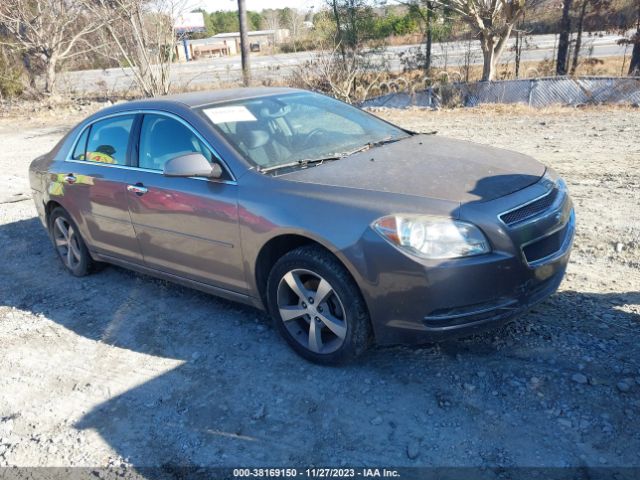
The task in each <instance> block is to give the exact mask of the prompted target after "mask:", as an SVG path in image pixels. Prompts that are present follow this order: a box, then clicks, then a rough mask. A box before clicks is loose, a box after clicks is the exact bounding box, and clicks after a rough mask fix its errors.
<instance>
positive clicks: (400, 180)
mask: <svg viewBox="0 0 640 480" xmlns="http://www.w3.org/2000/svg"><path fill="white" fill-rule="evenodd" d="M544 172H545V167H544V166H543V165H542V164H540V163H538V162H537V161H536V160H534V159H533V158H531V157H528V156H526V155H522V154H519V153H516V152H511V151H508V150H502V149H498V148H493V147H487V146H482V145H478V144H475V143H471V142H465V141H461V140H453V139H449V138H445V137H439V136H435V135H413V136H411V137H408V138H406V139H403V140H400V141H398V142H394V143H390V144H387V145H382V146H379V147H374V148H372V149H371V150H367V151H365V152H360V153H357V154H353V155H351V156H349V157H345V158H343V159H341V160H338V161H333V162H327V163H324V164H321V165H318V166H312V167H309V168H305V169H300V170H294V171H292V172H290V173H287V174H285V175H282V176H281V177H280V178H281V179H285V180H291V181H296V182H304V183H313V184H318V185H331V186H337V187H348V188H357V189H363V190H372V191H379V192H388V193H402V194H405V195H416V196H421V197H429V198H438V199H442V200H449V201H454V202H460V203H467V202H473V201H488V200H493V199H495V198H499V197H502V196H504V195H508V194H510V193H513V192H516V191H518V190H522V189H523V188H526V187H528V186H529V185H532V184H534V183H536V182H537V181H538V180H539V179H540V177H541V176H542V175H544Z"/></svg>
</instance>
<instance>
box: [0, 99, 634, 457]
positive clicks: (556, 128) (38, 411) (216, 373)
mask: <svg viewBox="0 0 640 480" xmlns="http://www.w3.org/2000/svg"><path fill="white" fill-rule="evenodd" d="M378 113H379V114H380V115H382V116H383V117H385V118H388V119H390V120H393V121H395V122H397V123H400V124H402V125H403V126H405V127H407V128H412V129H415V130H420V131H433V130H437V131H438V132H439V134H442V135H448V136H452V137H457V138H463V139H469V140H474V141H478V142H481V143H486V144H491V145H496V146H501V147H505V148H510V149H516V150H519V151H521V152H525V153H529V154H532V155H534V156H535V157H537V158H538V159H540V160H541V161H543V162H544V163H546V164H548V165H549V166H551V167H553V168H554V169H556V170H557V171H558V172H559V173H561V174H562V175H563V176H564V177H565V179H566V180H567V183H568V184H569V188H570V191H571V194H572V196H573V198H574V201H575V204H576V212H577V219H578V231H577V238H576V244H575V249H574V253H573V256H572V261H571V264H570V266H569V270H568V274H567V278H566V280H565V282H564V283H563V284H562V286H561V288H560V291H559V292H558V293H557V294H556V295H554V296H553V297H552V298H550V299H549V300H548V301H546V302H544V303H543V304H541V305H539V306H538V307H536V308H535V309H534V310H533V311H532V312H531V313H529V314H527V315H526V316H524V317H522V318H520V319H519V320H518V321H517V322H516V323H515V324H512V325H510V326H507V327H505V328H504V329H502V330H499V331H496V332H492V333H489V334H486V335H482V336H477V337H474V338H469V339H465V340H461V341H452V342H446V343H442V344H439V345H428V346H425V347H422V348H404V347H393V348H385V349H374V350H372V351H371V352H370V353H368V354H367V355H365V356H364V357H363V358H362V359H361V360H360V361H359V362H358V363H354V364H351V365H348V366H345V367H342V368H322V367H318V366H314V365H310V364H308V363H306V362H304V361H302V360H301V359H300V358H298V357H297V356H296V355H295V354H293V353H292V352H291V351H290V350H289V349H288V348H287V347H286V345H285V344H284V342H283V341H282V340H280V338H278V336H277V334H276V332H275V331H274V330H273V329H272V328H271V326H270V325H269V322H268V321H267V319H266V317H265V316H264V315H263V314H262V313H260V312H258V311H256V310H254V309H251V308H247V307H243V306H240V305H237V304H233V303H230V302H226V301H223V300H219V299H216V298H214V297H210V296H207V295H203V294H200V293H197V292H194V291H191V290H188V289H184V288H181V287H178V286H175V285H173V284H169V283H165V282H161V281H157V280H154V279H151V278H148V277H145V276H139V275H136V274H133V273H130V272H127V271H124V270H121V269H118V268H115V267H108V268H106V269H105V270H103V271H102V272H100V273H98V274H96V275H93V276H90V277H87V278H85V279H81V280H79V279H75V278H72V277H70V276H69V275H67V274H66V273H65V272H64V271H63V269H62V266H61V265H60V264H59V262H58V261H57V259H56V258H55V257H54V252H53V249H52V247H51V245H50V244H49V242H48V240H47V237H46V235H45V233H44V231H43V229H42V227H41V225H40V223H39V221H38V220H37V219H36V218H35V209H34V206H33V205H32V203H31V201H30V200H26V201H16V202H13V203H2V204H0V248H1V250H0V251H1V253H2V259H3V260H2V261H3V264H2V268H1V269H0V371H2V372H3V374H2V375H1V376H0V465H12V466H73V465H75V466H77V465H84V466H87V465H89V466H107V465H116V466H118V465H121V464H124V465H137V466H140V465H145V466H156V465H163V464H167V463H174V464H181V465H210V466H219V465H225V466H230V465H232V466H238V465H242V466H246V465H283V466H290V465H298V466H302V465H311V464H315V465H321V466H326V465H335V466H338V465H394V466H402V465H405V466H415V465H423V466H464V465H467V466H491V467H503V466H504V467H510V466H585V465H590V466H623V465H625V466H640V460H639V457H638V451H640V429H638V428H637V425H638V421H639V420H640V347H639V346H638V341H637V339H638V333H639V332H640V292H639V290H640V273H639V272H640V209H639V208H638V206H639V205H640V173H639V172H638V167H639V166H640V150H639V146H638V138H640V112H639V111H638V110H632V109H620V108H618V109H611V108H608V109H588V110H572V109H555V110H548V111H533V110H529V109H524V108H506V109H488V108H484V109H474V110H462V111H453V112H452V111H447V112H429V111H422V110H403V111H381V112H378ZM69 120H71V119H69ZM73 120H75V118H74V119H73ZM71 123H72V122H71V121H67V120H66V119H62V120H59V121H54V120H53V119H51V121H47V122H46V124H35V125H34V124H32V123H31V124H26V125H24V126H23V127H22V128H15V127H14V126H13V125H12V124H11V123H9V122H0V145H2V146H3V148H2V149H1V150H0V171H1V172H3V173H2V177H0V181H1V182H2V183H1V185H0V186H1V187H2V189H8V190H9V191H12V192H13V193H14V194H16V193H22V194H23V195H25V196H28V190H26V186H27V183H26V169H27V166H28V163H29V161H30V160H31V159H32V158H34V157H35V156H37V155H39V154H41V153H43V152H45V151H47V150H48V149H49V148H51V147H52V146H53V145H54V144H55V142H56V141H57V140H58V139H59V137H60V136H61V135H62V133H63V131H64V130H65V129H66V128H68V127H69V125H70V124H71ZM17 184H19V185H21V186H20V187H19V186H16V185H17ZM18 200H20V199H18Z"/></svg>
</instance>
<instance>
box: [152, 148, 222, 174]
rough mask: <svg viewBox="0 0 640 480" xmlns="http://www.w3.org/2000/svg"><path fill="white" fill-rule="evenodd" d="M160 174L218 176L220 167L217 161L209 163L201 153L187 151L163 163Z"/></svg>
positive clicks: (220, 170) (220, 172) (220, 171)
mask: <svg viewBox="0 0 640 480" xmlns="http://www.w3.org/2000/svg"><path fill="white" fill-rule="evenodd" d="M162 174H163V175H166V176H167V177H206V178H220V177H221V176H222V167H221V166H220V165H218V164H217V163H210V162H209V160H207V159H206V158H204V155H202V154H201V153H188V154H186V155H180V156H179V157H176V158H172V159H171V160H169V161H168V162H167V163H165V164H164V169H163V171H162Z"/></svg>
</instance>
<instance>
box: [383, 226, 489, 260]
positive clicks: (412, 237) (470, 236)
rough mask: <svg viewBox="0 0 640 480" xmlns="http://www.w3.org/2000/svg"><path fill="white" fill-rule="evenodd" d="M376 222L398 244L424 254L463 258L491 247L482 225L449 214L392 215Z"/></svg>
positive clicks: (435, 257) (409, 251) (413, 253)
mask: <svg viewBox="0 0 640 480" xmlns="http://www.w3.org/2000/svg"><path fill="white" fill-rule="evenodd" d="M372 226H373V229H374V230H375V231H376V232H378V233H379V234H380V235H382V237H384V238H385V239H386V240H388V241H389V242H390V243H391V244H393V245H394V246H396V247H398V248H399V249H401V250H403V251H405V252H407V253H409V254H411V255H415V256H417V257H421V258H427V259H446V258H460V257H470V256H473V255H481V254H483V253H488V252H490V251H491V247H490V246H489V241H488V240H487V239H486V237H485V236H484V235H483V233H482V232H481V231H480V229H478V227H476V226H474V225H471V224H470V223H465V222H460V221H458V220H452V219H449V218H438V217H429V216H423V215H390V216H388V217H383V218H380V219H378V220H376V221H375V222H374V223H373V225H372Z"/></svg>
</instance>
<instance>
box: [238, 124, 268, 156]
mask: <svg viewBox="0 0 640 480" xmlns="http://www.w3.org/2000/svg"><path fill="white" fill-rule="evenodd" d="M236 135H237V137H238V140H240V141H241V142H242V143H243V144H244V145H245V146H246V147H247V148H248V149H250V150H253V149H254V148H260V147H263V146H264V145H266V144H267V143H269V132H267V131H266V130H261V129H259V128H252V125H251V123H250V122H242V123H238V126H237V131H236Z"/></svg>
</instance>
